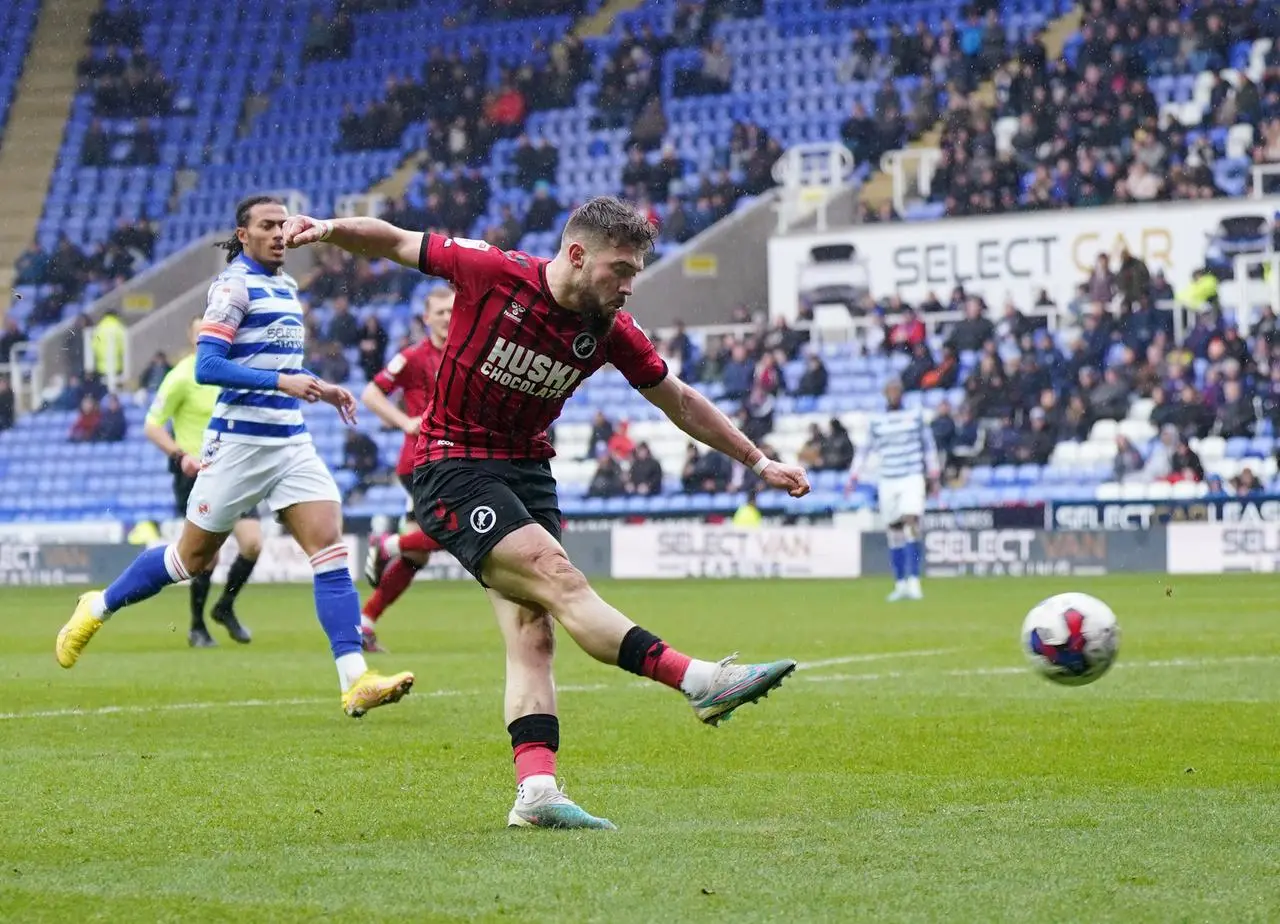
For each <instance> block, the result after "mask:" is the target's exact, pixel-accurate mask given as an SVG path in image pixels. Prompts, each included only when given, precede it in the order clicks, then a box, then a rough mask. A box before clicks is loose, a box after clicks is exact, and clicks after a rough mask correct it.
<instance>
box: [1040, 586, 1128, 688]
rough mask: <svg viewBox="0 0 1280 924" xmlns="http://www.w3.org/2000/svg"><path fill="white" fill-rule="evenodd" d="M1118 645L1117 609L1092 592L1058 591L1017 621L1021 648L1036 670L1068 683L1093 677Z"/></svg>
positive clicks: (1107, 665)
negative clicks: (1114, 609)
mask: <svg viewBox="0 0 1280 924" xmlns="http://www.w3.org/2000/svg"><path fill="white" fill-rule="evenodd" d="M1119 649H1120V626H1119V625H1118V624H1117V623H1116V614H1115V613H1113V612H1112V611H1111V607H1109V606H1107V605H1106V604H1105V603H1103V602H1102V601H1101V600H1099V599H1098V598H1097V597H1091V596H1089V595H1088V594H1058V595H1057V596H1054V597H1050V598H1049V599H1048V600H1044V601H1042V602H1041V603H1038V604H1036V605H1035V607H1033V608H1032V610H1031V612H1030V613H1028V614H1027V618H1026V619H1024V620H1023V621H1022V650H1023V651H1024V652H1026V655H1027V657H1028V658H1029V659H1030V660H1031V665H1032V667H1034V668H1035V669H1036V671H1038V672H1039V673H1040V675H1041V676H1043V677H1046V678H1048V679H1049V680H1052V681H1053V682H1054V683H1061V684H1065V685H1067V686H1071V687H1079V686H1084V685H1085V684H1086V683H1093V682H1094V681H1095V680H1097V679H1098V678H1099V677H1101V676H1102V675H1103V674H1105V673H1106V672H1107V670H1108V669H1109V668H1110V667H1111V663H1112V662H1113V661H1115V659H1116V652H1118V651H1119Z"/></svg>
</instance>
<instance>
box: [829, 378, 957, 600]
mask: <svg viewBox="0 0 1280 924" xmlns="http://www.w3.org/2000/svg"><path fill="white" fill-rule="evenodd" d="M884 398H885V410H884V412H882V413H880V414H875V415H873V416H872V418H871V428H870V431H869V433H868V437H867V441H866V442H865V443H864V444H863V445H862V446H859V447H858V454H857V456H856V457H855V458H854V460H853V465H852V466H850V467H849V483H848V485H847V487H846V489H845V491H846V493H848V492H849V491H852V490H853V487H854V485H856V484H857V483H858V478H859V475H860V473H861V472H862V470H863V468H864V467H865V466H866V462H867V458H868V457H869V456H870V455H871V454H872V453H879V455H880V473H879V474H880V484H879V489H880V490H879V495H880V496H879V501H878V503H879V507H880V516H881V517H882V518H883V519H884V522H885V526H886V532H887V533H888V539H889V559H890V562H891V563H892V565H893V577H894V585H893V592H892V593H890V594H889V602H890V603H895V602H897V601H898V600H921V599H923V598H924V592H923V591H922V590H921V588H920V559H921V557H922V556H921V544H920V520H921V518H922V517H923V516H924V501H925V494H926V493H928V482H927V481H926V475H927V476H928V478H929V479H930V480H936V479H937V477H938V450H937V446H936V444H935V443H934V441H933V428H931V427H930V426H929V422H928V421H927V420H925V419H924V412H923V411H921V410H920V409H919V408H910V409H909V408H904V407H903V406H902V383H901V382H899V381H898V380H897V379H893V380H891V381H890V382H889V383H888V384H887V385H886V386H885V388H884Z"/></svg>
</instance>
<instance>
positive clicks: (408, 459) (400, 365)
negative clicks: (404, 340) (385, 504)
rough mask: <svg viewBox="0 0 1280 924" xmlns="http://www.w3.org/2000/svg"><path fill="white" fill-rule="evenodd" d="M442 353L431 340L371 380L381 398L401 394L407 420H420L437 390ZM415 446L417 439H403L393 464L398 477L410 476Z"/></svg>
mask: <svg viewBox="0 0 1280 924" xmlns="http://www.w3.org/2000/svg"><path fill="white" fill-rule="evenodd" d="M443 357H444V351H443V350H442V349H440V348H439V347H437V346H436V345H435V344H434V343H432V342H431V340H430V338H428V339H426V340H424V341H422V342H421V343H418V344H415V345H413V346H411V347H409V348H408V349H407V350H401V351H400V352H399V353H397V354H396V355H395V356H393V357H391V361H390V362H388V363H387V365H386V366H385V367H384V368H383V370H382V371H381V372H379V373H378V374H377V375H375V376H374V377H373V384H374V385H376V386H377V387H378V388H379V389H380V390H381V391H382V393H383V394H384V395H388V396H390V395H393V394H395V393H396V392H397V391H400V392H403V393H404V412H405V413H406V414H408V415H409V416H410V417H421V416H422V415H423V414H424V413H425V412H426V410H427V405H428V404H429V403H430V401H431V394H432V392H433V391H434V390H435V387H436V375H437V373H438V372H439V371H440V360H441V359H442V358H443ZM417 445H418V437H417V436H416V435H415V436H406V437H405V438H404V446H402V447H401V449H400V461H399V462H397V463H396V474H397V475H409V474H412V473H413V456H414V451H415V449H416V448H417Z"/></svg>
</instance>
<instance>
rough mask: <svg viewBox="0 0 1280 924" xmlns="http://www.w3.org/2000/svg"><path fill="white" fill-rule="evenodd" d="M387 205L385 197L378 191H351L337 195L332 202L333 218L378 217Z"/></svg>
mask: <svg viewBox="0 0 1280 924" xmlns="http://www.w3.org/2000/svg"><path fill="white" fill-rule="evenodd" d="M386 207H387V197H386V196H383V195H380V194H378V193H353V194H352V195H348V196H339V197H338V198H337V200H336V201H335V202H334V203H333V217H334V218H362V217H369V218H380V217H381V216H382V213H383V211H384V210H385V209H386Z"/></svg>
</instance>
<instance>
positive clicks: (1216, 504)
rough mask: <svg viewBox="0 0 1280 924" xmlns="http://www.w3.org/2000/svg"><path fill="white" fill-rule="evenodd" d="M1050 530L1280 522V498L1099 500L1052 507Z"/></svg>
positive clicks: (1131, 528) (1139, 528) (1048, 521)
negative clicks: (1190, 523) (1168, 524)
mask: <svg viewBox="0 0 1280 924" xmlns="http://www.w3.org/2000/svg"><path fill="white" fill-rule="evenodd" d="M1045 519H1046V522H1045V526H1046V527H1047V528H1049V529H1084V530H1092V529H1101V530H1107V531H1109V532H1117V531H1120V532H1123V531H1126V530H1127V531H1137V530H1144V529H1150V528H1151V527H1152V526H1158V525H1161V524H1165V523H1180V522H1192V523H1196V522H1204V523H1280V498H1278V497H1269V496H1265V495H1257V496H1254V497H1248V498H1227V497H1222V498H1207V497H1206V498H1198V499H1196V500H1168V501H1099V502H1096V503H1084V504H1052V505H1050V507H1049V509H1048V511H1047V513H1046V518H1045Z"/></svg>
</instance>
